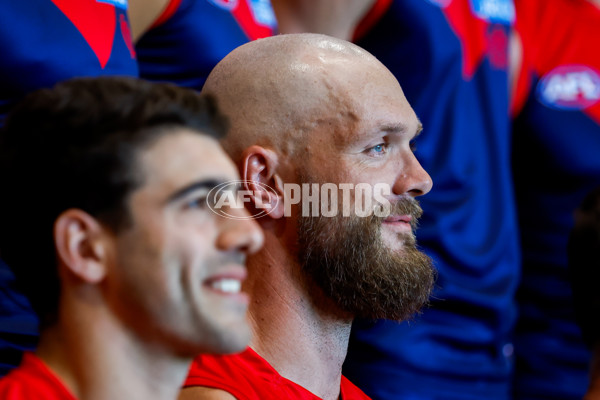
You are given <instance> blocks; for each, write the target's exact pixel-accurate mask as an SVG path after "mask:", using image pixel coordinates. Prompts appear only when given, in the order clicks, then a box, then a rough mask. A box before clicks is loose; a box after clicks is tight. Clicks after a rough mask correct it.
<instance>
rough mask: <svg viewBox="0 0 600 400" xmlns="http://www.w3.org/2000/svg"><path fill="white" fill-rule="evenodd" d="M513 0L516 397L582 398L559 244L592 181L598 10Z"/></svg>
mask: <svg viewBox="0 0 600 400" xmlns="http://www.w3.org/2000/svg"><path fill="white" fill-rule="evenodd" d="M515 3H516V5H517V31H518V33H519V36H520V37H521V41H522V48H523V68H522V70H521V74H520V79H519V84H518V88H517V94H516V97H515V104H514V113H515V121H514V136H513V137H514V139H513V140H514V166H513V169H514V172H515V185H516V186H515V188H516V194H517V204H518V210H519V224H520V230H521V241H522V249H523V272H522V274H523V278H522V283H521V285H520V287H519V291H518V302H519V320H518V323H517V329H516V336H515V350H516V355H517V358H516V361H517V363H516V375H515V398H517V399H550V400H552V399H561V400H570V399H581V398H582V397H583V394H584V393H585V390H586V387H587V384H588V369H589V361H590V353H589V352H588V351H587V349H586V348H585V346H584V343H583V341H582V338H581V334H580V331H579V329H578V327H577V324H576V322H575V316H574V311H573V304H572V293H571V288H570V284H569V275H568V268H567V253H566V246H567V240H568V235H569V231H570V230H571V228H572V227H573V225H574V219H573V212H574V210H575V209H576V208H577V207H578V206H579V204H581V202H582V200H583V198H584V197H585V195H586V194H587V193H588V192H590V191H591V190H592V189H593V188H595V187H596V186H598V185H600V53H599V52H598V43H600V9H598V8H597V7H596V6H594V5H592V4H591V2H588V1H586V0H556V1H553V2H546V1H543V0H516V1H515ZM588 317H589V318H598V316H597V315H590V316H588Z"/></svg>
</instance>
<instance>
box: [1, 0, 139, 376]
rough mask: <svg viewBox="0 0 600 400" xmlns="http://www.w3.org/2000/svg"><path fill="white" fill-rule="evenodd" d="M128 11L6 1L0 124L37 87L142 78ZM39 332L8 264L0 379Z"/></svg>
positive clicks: (88, 3) (115, 4) (120, 5)
mask: <svg viewBox="0 0 600 400" xmlns="http://www.w3.org/2000/svg"><path fill="white" fill-rule="evenodd" d="M126 7H127V2H126V1H123V0H103V1H100V0H98V1H96V0H19V1H3V2H0V54H1V55H2V57H1V59H0V125H2V120H3V118H4V116H5V115H6V113H7V112H8V111H9V110H10V108H11V107H12V106H13V105H14V104H15V103H17V102H18V101H19V100H21V98H22V97H23V96H25V95H26V94H27V93H29V92H32V91H34V90H36V89H40V88H45V87H51V86H54V84H55V83H57V82H59V81H62V80H65V79H68V78H72V77H76V76H98V75H133V76H136V75H137V73H138V70H137V62H136V59H135V52H134V48H133V46H132V44H131V35H130V31H129V20H128V18H127V13H126ZM0 195H2V193H1V189H0ZM0 229H2V224H1V223H0ZM32 251H35V249H32ZM37 335H38V332H37V318H36V316H35V315H34V313H33V311H32V310H31V308H30V306H29V303H28V302H27V300H26V298H25V297H24V296H23V295H21V294H19V292H18V290H17V289H16V287H15V280H14V275H13V274H12V272H11V271H10V269H9V268H8V267H7V266H6V264H4V263H3V262H2V261H1V260H0V375H3V374H5V373H6V372H8V370H9V369H10V368H12V367H14V366H16V365H18V364H19V362H20V358H21V353H22V351H23V350H24V349H32V348H33V346H34V345H35V343H36V341H37Z"/></svg>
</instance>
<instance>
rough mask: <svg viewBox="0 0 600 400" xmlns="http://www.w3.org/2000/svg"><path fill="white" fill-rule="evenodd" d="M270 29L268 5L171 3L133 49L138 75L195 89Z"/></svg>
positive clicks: (265, 1) (249, 1) (207, 0)
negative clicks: (233, 54)
mask: <svg viewBox="0 0 600 400" xmlns="http://www.w3.org/2000/svg"><path fill="white" fill-rule="evenodd" d="M275 28H276V21H275V15H274V13H273V10H272V8H271V3H270V1H269V0H170V3H169V4H168V5H167V7H166V9H165V11H164V12H163V14H162V15H161V16H160V17H159V18H158V20H157V21H156V22H155V23H154V25H153V27H152V28H151V29H150V30H149V31H148V32H147V33H146V34H145V35H144V36H142V37H141V38H140V40H139V41H138V42H137V44H136V50H137V54H138V59H139V66H140V75H141V76H142V77H143V78H145V79H148V80H152V81H166V82H172V83H175V84H177V85H180V86H184V87H188V88H192V89H196V90H200V89H202V86H203V85H204V82H205V81H206V78H207V77H208V74H209V73H210V71H211V70H212V69H213V68H214V66H215V65H217V63H218V62H219V61H221V59H223V58H224V57H225V56H226V55H227V54H229V52H231V51H232V50H233V49H235V48H236V47H238V46H241V45H242V44H244V43H247V42H249V41H251V40H255V39H259V38H263V37H267V36H271V35H272V34H273V33H274V31H275Z"/></svg>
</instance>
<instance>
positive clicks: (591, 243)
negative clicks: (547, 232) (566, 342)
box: [567, 187, 600, 348]
mask: <svg viewBox="0 0 600 400" xmlns="http://www.w3.org/2000/svg"><path fill="white" fill-rule="evenodd" d="M575 216H576V218H575V220H576V223H575V227H574V228H573V229H572V230H571V234H570V236H569V244H568V252H567V253H568V258H569V274H570V278H571V287H572V289H573V302H574V305H575V317H576V319H577V322H578V324H579V327H580V328H581V333H582V335H583V339H584V341H585V342H586V344H587V345H588V346H589V347H590V348H593V347H594V346H595V345H597V344H600V292H599V291H598V284H600V187H598V188H596V189H595V190H593V191H592V192H590V193H589V194H588V195H587V196H586V198H585V200H584V201H583V203H582V204H581V206H580V207H579V209H578V210H577V211H576V214H575Z"/></svg>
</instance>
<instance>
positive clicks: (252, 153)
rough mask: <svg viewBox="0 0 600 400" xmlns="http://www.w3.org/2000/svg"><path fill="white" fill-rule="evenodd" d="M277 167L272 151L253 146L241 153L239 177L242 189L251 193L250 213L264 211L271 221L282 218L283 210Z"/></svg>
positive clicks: (277, 158)
mask: <svg viewBox="0 0 600 400" xmlns="http://www.w3.org/2000/svg"><path fill="white" fill-rule="evenodd" d="M278 166H279V157H278V155H277V153H275V152H274V151H273V150H269V149H265V148H264V147H261V146H256V145H254V146H250V147H248V148H247V149H246V150H244V152H243V153H242V164H241V170H240V175H241V178H242V180H243V181H244V189H246V190H249V191H251V192H252V193H253V196H252V199H253V202H254V204H253V207H254V210H252V211H255V212H256V213H258V212H260V211H265V210H266V211H267V215H269V216H270V217H271V218H273V219H279V218H281V217H283V210H284V207H283V201H284V188H283V181H282V179H281V177H280V176H279V174H278V171H277V168H278ZM253 214H254V212H253Z"/></svg>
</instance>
